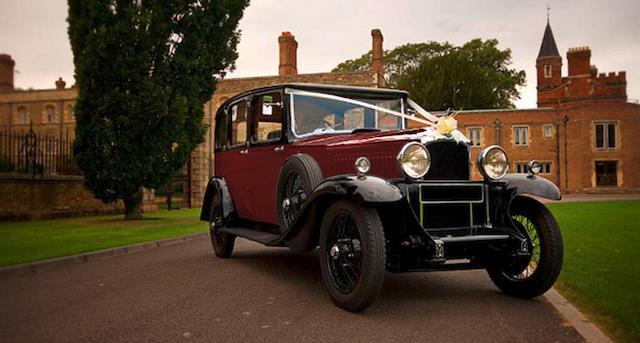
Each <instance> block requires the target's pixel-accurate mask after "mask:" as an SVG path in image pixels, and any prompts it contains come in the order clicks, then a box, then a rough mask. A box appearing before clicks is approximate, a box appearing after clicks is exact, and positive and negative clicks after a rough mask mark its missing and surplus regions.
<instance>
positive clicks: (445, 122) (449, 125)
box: [436, 116, 458, 135]
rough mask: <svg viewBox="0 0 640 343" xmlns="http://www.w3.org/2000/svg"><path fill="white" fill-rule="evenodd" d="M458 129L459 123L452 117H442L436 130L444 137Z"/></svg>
mask: <svg viewBox="0 0 640 343" xmlns="http://www.w3.org/2000/svg"><path fill="white" fill-rule="evenodd" d="M457 128H458V122H457V121H456V120H455V119H454V118H453V117H452V116H446V117H440V119H439V120H438V126H437V127H436V129H437V130H438V132H439V133H440V134H442V135H448V134H450V133H451V132H453V130H455V129H457Z"/></svg>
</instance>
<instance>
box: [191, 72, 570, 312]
mask: <svg viewBox="0 0 640 343" xmlns="http://www.w3.org/2000/svg"><path fill="white" fill-rule="evenodd" d="M215 119H216V121H215V176H214V177H212V178H211V179H210V181H209V183H208V186H207V189H206V193H205V199H204V203H203V207H202V213H201V216H200V219H201V220H203V221H207V222H208V223H209V226H210V232H211V243H212V245H213V250H214V252H215V254H216V255H217V256H219V257H222V258H227V257H230V256H231V254H232V251H233V247H234V242H235V239H236V238H237V237H243V238H247V239H250V240H253V241H256V242H260V243H262V244H264V245H266V246H273V247H288V248H289V249H290V250H292V251H294V252H307V251H311V250H314V249H316V248H317V247H318V246H319V250H318V255H319V260H320V267H321V268H320V269H321V272H322V279H323V281H324V283H325V286H326V288H327V290H328V293H329V294H330V296H331V298H332V299H333V301H334V303H335V304H336V305H337V306H339V307H341V308H343V309H346V310H349V311H360V310H363V309H365V308H367V307H368V306H369V305H371V304H372V303H373V301H374V300H375V299H376V297H377V296H378V293H379V292H380V290H381V288H382V284H383V280H384V276H385V272H394V273H395V272H417V271H437V270H462V269H478V268H481V269H486V270H487V272H488V274H489V276H490V277H491V280H493V282H494V283H495V285H496V286H497V287H498V288H499V289H501V290H502V291H503V292H504V293H506V294H510V295H513V296H517V297H522V298H532V297H536V296H538V295H540V294H542V293H544V292H546V291H547V290H548V289H549V288H550V287H551V286H552V285H553V283H554V282H555V281H556V279H557V277H558V274H559V273H560V268H561V266H562V260H563V243H562V236H561V234H560V230H559V227H558V224H557V222H556V220H555V219H554V217H553V215H552V214H551V212H549V210H548V209H547V208H546V207H545V206H544V205H543V204H541V203H540V202H539V201H538V200H536V199H534V198H533V197H530V196H528V195H535V196H538V197H543V198H549V199H560V197H561V194H560V191H559V190H558V188H557V187H556V186H555V185H554V184H553V183H551V182H550V181H548V180H546V179H544V178H542V177H539V176H536V175H535V174H536V173H537V172H538V171H539V169H540V167H539V164H537V162H535V161H532V162H531V163H530V165H529V166H530V168H529V172H528V173H527V174H508V173H507V171H508V169H509V160H508V158H507V154H506V153H505V151H504V150H503V149H502V148H501V147H499V146H496V145H493V146H489V147H486V148H485V149H484V150H482V151H481V152H480V153H479V157H478V159H477V163H476V167H477V168H478V170H479V171H480V173H481V175H482V176H483V177H484V179H483V180H478V181H473V180H471V177H470V175H471V173H470V171H471V170H470V168H471V161H470V150H469V149H470V148H469V141H468V140H467V138H466V137H465V136H464V135H463V134H462V133H461V132H460V131H458V130H457V128H456V126H457V125H456V120H455V118H454V116H453V115H440V116H436V115H433V114H431V113H429V112H427V111H425V110H424V109H422V108H420V106H418V105H417V104H416V103H415V102H413V101H411V99H409V98H408V94H407V92H405V91H401V90H392V89H378V88H361V87H342V86H328V85H312V84H282V85H275V86H270V87H264V88H259V89H255V90H251V91H247V92H244V93H241V94H239V95H237V96H234V97H233V98H231V99H229V100H227V101H226V102H224V103H223V104H222V105H221V106H220V109H219V110H218V112H217V114H216V118H215ZM292 277H295V276H293V275H292Z"/></svg>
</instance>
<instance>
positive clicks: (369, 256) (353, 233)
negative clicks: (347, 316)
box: [320, 200, 385, 312]
mask: <svg viewBox="0 0 640 343" xmlns="http://www.w3.org/2000/svg"><path fill="white" fill-rule="evenodd" d="M320 269H321V271H322V279H323V281H324V284H325V286H326V287H327V290H328V291H329V294H330V295H331V298H332V299H333V302H334V303H335V304H336V305H337V306H338V307H341V308H343V309H345V310H347V311H352V312H356V311H362V310H364V309H365V308H367V307H369V306H370V305H371V304H372V303H373V302H374V300H375V299H376V297H377V296H378V294H379V293H380V290H381V289H382V283H383V281H384V271H385V240H384V231H383V228H382V222H381V221H380V216H379V215H378V212H377V211H376V210H375V209H373V208H369V207H365V206H363V205H361V204H358V203H356V202H352V201H346V200H341V201H337V202H335V203H334V204H333V205H331V206H330V207H329V208H328V209H327V211H326V212H325V215H324V218H323V220H322V226H321V229H320Z"/></svg>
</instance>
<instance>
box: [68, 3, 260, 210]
mask: <svg viewBox="0 0 640 343" xmlns="http://www.w3.org/2000/svg"><path fill="white" fill-rule="evenodd" d="M68 5H69V16H68V22H69V28H68V33H69V38H70V41H71V48H72V50H73V55H74V58H73V59H74V64H75V78H76V82H77V86H78V98H77V102H76V108H75V114H76V123H77V124H76V142H75V145H74V157H75V160H76V163H77V164H78V166H79V167H80V168H81V169H82V171H83V173H84V177H85V184H86V185H87V186H88V188H89V189H91V191H93V193H94V194H95V195H96V197H98V198H100V199H102V200H103V201H105V202H112V201H115V200H116V199H122V200H124V203H125V208H126V209H125V211H126V217H127V218H139V217H141V212H140V206H141V200H142V198H141V197H142V193H141V189H142V187H146V188H159V187H160V186H162V185H164V184H166V183H167V182H168V181H169V180H170V179H171V177H172V176H173V175H174V174H175V172H176V171H177V170H179V169H180V168H182V167H183V166H184V164H185V163H186V162H187V160H188V158H189V156H190V153H191V151H193V149H194V148H195V147H196V146H197V145H198V144H199V143H201V142H202V141H203V137H204V133H205V131H206V127H204V126H203V124H202V119H203V115H204V104H205V102H207V101H208V100H209V99H210V98H211V95H212V93H213V91H214V90H215V85H216V80H217V79H220V78H221V77H223V76H224V73H225V72H226V71H228V70H231V69H233V67H234V62H235V60H236V58H237V57H238V54H237V52H236V46H237V44H238V41H239V37H240V32H239V30H238V28H237V27H238V22H239V20H240V19H241V17H242V14H243V12H244V9H245V7H246V6H247V5H248V0H217V1H214V0H164V1H146V0H69V3H68Z"/></svg>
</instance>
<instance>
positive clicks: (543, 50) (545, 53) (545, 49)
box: [538, 21, 560, 58]
mask: <svg viewBox="0 0 640 343" xmlns="http://www.w3.org/2000/svg"><path fill="white" fill-rule="evenodd" d="M551 56H554V57H555V56H557V57H560V53H558V47H557V46H556V40H555V39H554V38H553V32H552V31H551V25H549V21H547V27H546V28H545V29H544V36H543V37H542V44H541V45H540V52H538V58H540V57H551Z"/></svg>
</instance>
